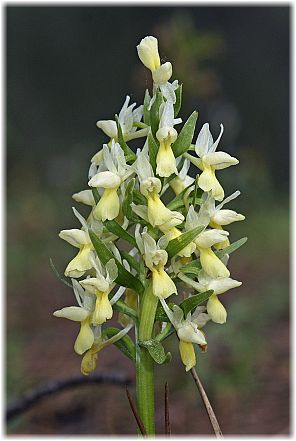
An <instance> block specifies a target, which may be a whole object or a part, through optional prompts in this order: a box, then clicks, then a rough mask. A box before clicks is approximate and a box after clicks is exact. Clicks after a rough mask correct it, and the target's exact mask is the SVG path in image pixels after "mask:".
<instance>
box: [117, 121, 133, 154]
mask: <svg viewBox="0 0 296 441" xmlns="http://www.w3.org/2000/svg"><path fill="white" fill-rule="evenodd" d="M115 121H116V125H117V133H118V142H119V144H120V147H121V148H122V150H123V151H124V154H125V159H126V161H127V162H128V161H131V162H134V161H135V160H136V155H135V153H134V152H133V151H132V149H131V148H130V147H129V146H128V145H127V143H126V142H125V140H124V138H123V134H122V129H121V126H120V123H119V119H118V116H117V115H115Z"/></svg>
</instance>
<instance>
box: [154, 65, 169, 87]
mask: <svg viewBox="0 0 296 441" xmlns="http://www.w3.org/2000/svg"><path fill="white" fill-rule="evenodd" d="M172 74H173V68H172V65H171V63H170V62H169V61H168V62H166V63H164V64H162V65H161V66H160V67H159V68H158V69H156V70H154V71H153V72H152V78H153V81H154V83H155V84H158V85H160V84H164V83H167V82H168V81H169V79H170V78H171V76H172Z"/></svg>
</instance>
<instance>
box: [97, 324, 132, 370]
mask: <svg viewBox="0 0 296 441" xmlns="http://www.w3.org/2000/svg"><path fill="white" fill-rule="evenodd" d="M119 331H120V329H118V328H107V329H104V331H103V332H102V335H103V336H106V337H108V338H111V337H114V336H115V335H117V334H118V332H119ZM113 344H114V345H115V346H116V347H117V348H118V349H119V350H120V351H121V352H122V353H123V354H124V355H126V356H127V357H128V358H129V359H130V360H132V361H134V362H135V361H136V348H135V345H134V342H133V341H132V339H131V338H130V337H129V336H128V335H124V336H123V337H121V339H120V340H117V341H116V342H115V343H113Z"/></svg>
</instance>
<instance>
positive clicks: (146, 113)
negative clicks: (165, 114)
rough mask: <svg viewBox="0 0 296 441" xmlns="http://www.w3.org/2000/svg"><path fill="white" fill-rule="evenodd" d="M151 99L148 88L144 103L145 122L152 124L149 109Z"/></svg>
mask: <svg viewBox="0 0 296 441" xmlns="http://www.w3.org/2000/svg"><path fill="white" fill-rule="evenodd" d="M150 101H151V97H150V95H149V91H148V89H146V91H145V97H144V104H143V120H144V123H145V124H147V125H148V126H150V112H149V110H148V107H149V104H150Z"/></svg>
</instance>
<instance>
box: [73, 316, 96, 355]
mask: <svg viewBox="0 0 296 441" xmlns="http://www.w3.org/2000/svg"><path fill="white" fill-rule="evenodd" d="M93 342H94V334H93V331H92V329H91V327H90V325H89V323H88V321H84V322H82V323H81V327H80V332H79V334H78V336H77V338H76V341H75V344H74V350H75V352H76V353H77V354H79V355H81V354H83V353H84V352H85V351H87V350H88V349H89V348H91V346H92V344H93Z"/></svg>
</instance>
